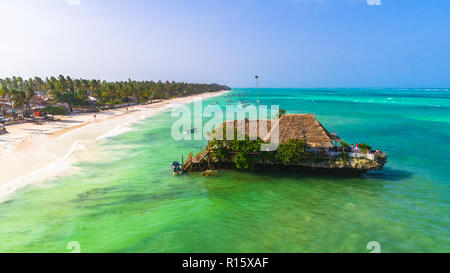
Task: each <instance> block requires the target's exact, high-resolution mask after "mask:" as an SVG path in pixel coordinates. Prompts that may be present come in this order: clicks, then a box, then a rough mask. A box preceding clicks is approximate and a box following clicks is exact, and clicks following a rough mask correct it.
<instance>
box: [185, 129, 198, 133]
mask: <svg viewBox="0 0 450 273" xmlns="http://www.w3.org/2000/svg"><path fill="white" fill-rule="evenodd" d="M196 132H197V128H192V129H189V130H184V133H185V134H194V133H196Z"/></svg>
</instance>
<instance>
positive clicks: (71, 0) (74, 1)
mask: <svg viewBox="0 0 450 273" xmlns="http://www.w3.org/2000/svg"><path fill="white" fill-rule="evenodd" d="M66 2H67V5H69V6H79V5H81V0H66Z"/></svg>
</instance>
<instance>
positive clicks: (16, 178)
mask: <svg viewBox="0 0 450 273" xmlns="http://www.w3.org/2000/svg"><path fill="white" fill-rule="evenodd" d="M226 92H228V91H221V92H213V93H204V94H199V95H194V96H189V97H182V98H175V99H171V100H166V101H162V102H157V103H153V104H147V105H136V106H130V107H128V110H126V108H120V109H114V110H107V111H102V112H100V113H96V118H95V119H94V114H93V113H87V114H74V115H70V116H63V117H58V118H59V119H60V120H59V121H52V122H46V123H44V124H42V125H38V124H33V123H24V124H17V125H12V126H8V127H7V131H8V134H4V135H0V201H2V200H5V198H6V197H7V196H8V195H9V194H11V193H12V192H14V191H15V190H17V189H19V188H21V187H23V186H25V185H28V184H32V183H40V182H42V181H44V180H46V179H49V178H52V177H56V176H58V175H62V174H64V173H65V172H66V171H67V170H68V169H69V167H70V166H71V164H73V163H74V161H75V160H76V159H75V158H74V157H73V154H74V152H75V151H77V150H80V149H83V148H84V147H85V146H86V145H88V144H91V143H94V142H96V141H97V140H100V139H103V138H106V137H111V136H114V135H118V134H120V133H123V132H125V131H126V130H127V126H128V125H130V124H132V123H134V122H137V121H139V120H142V119H145V118H148V117H150V116H152V115H155V114H157V113H159V112H160V111H162V110H165V109H167V108H169V107H171V106H173V105H176V104H180V103H189V102H192V101H193V100H196V99H199V98H208V97H213V96H218V95H222V94H224V93H226Z"/></svg>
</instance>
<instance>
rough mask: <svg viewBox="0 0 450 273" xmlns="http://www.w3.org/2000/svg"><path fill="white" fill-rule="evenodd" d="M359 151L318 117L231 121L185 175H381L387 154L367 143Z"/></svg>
mask: <svg viewBox="0 0 450 273" xmlns="http://www.w3.org/2000/svg"><path fill="white" fill-rule="evenodd" d="M261 127H262V128H261ZM261 129H262V130H261ZM263 132H266V133H263ZM227 133H228V134H229V133H234V136H233V138H232V140H227V138H229V139H230V137H226V136H227ZM270 143H272V144H271V145H274V143H276V144H277V145H275V146H272V147H276V149H269V150H267V148H263V147H264V146H262V145H263V144H270ZM265 146H268V145H265ZM357 146H358V147H350V145H348V144H347V143H346V142H345V141H343V140H342V139H341V138H340V137H339V136H338V135H337V134H333V133H330V132H328V131H327V130H326V129H325V128H324V126H322V124H321V123H320V122H319V121H318V120H317V119H316V118H315V116H314V115H313V114H285V115H282V116H281V117H280V118H279V119H276V120H249V119H245V120H234V121H226V122H224V123H222V124H221V125H219V126H218V127H217V128H216V129H215V130H213V131H212V132H211V133H210V140H209V142H208V145H207V147H206V149H205V150H204V151H201V152H199V153H198V154H197V155H196V156H193V154H192V153H191V154H190V155H189V157H188V160H187V161H186V162H185V163H184V164H183V172H194V171H205V170H216V169H249V170H292V171H296V172H297V171H298V172H301V171H305V170H308V171H314V172H341V173H353V174H361V173H364V172H367V171H378V170H381V169H382V168H383V166H384V165H385V164H386V162H387V156H386V153H385V152H381V151H380V150H379V149H376V150H373V149H372V148H371V147H370V146H369V145H367V144H360V145H357Z"/></svg>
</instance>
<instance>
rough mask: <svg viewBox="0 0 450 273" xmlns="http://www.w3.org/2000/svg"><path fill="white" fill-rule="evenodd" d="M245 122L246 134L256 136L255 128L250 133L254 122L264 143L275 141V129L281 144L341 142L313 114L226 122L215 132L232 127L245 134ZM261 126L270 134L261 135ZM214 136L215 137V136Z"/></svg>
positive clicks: (317, 145) (329, 145) (326, 145)
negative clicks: (240, 125) (294, 142)
mask: <svg viewBox="0 0 450 273" xmlns="http://www.w3.org/2000/svg"><path fill="white" fill-rule="evenodd" d="M243 122H245V134H247V135H249V136H255V133H256V132H254V131H255V128H253V131H252V132H250V131H249V127H250V124H251V123H252V122H256V123H257V129H256V131H257V137H258V138H261V139H262V140H264V141H267V142H270V141H271V139H273V140H274V141H275V140H276V138H275V137H274V134H275V133H276V130H275V128H278V134H279V138H278V139H279V142H280V143H285V142H288V141H289V140H290V139H301V140H305V141H306V143H307V144H308V146H310V147H322V148H326V147H333V144H332V142H331V141H332V140H334V141H340V138H339V136H337V135H336V134H330V133H329V132H328V131H327V130H326V129H325V128H324V127H323V126H322V124H320V122H319V121H318V120H317V119H316V118H315V117H314V115H313V114H286V115H283V116H282V117H281V118H279V119H278V120H248V119H246V120H239V121H226V122H224V123H222V124H221V125H219V126H218V127H217V128H216V130H215V131H217V132H218V129H219V128H223V127H224V126H225V127H228V126H231V127H234V128H235V130H237V132H238V134H242V133H244V132H243V131H242V130H241V129H240V128H242V127H239V124H243ZM260 126H267V130H264V131H266V132H268V133H266V134H261V133H262V132H260ZM213 136H214V135H213Z"/></svg>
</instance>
